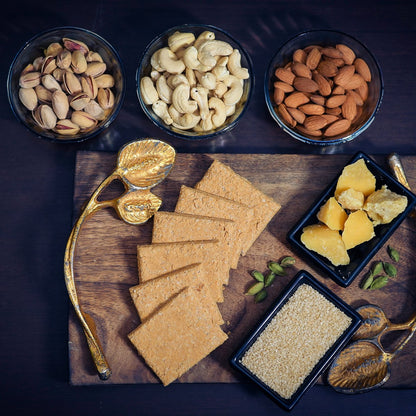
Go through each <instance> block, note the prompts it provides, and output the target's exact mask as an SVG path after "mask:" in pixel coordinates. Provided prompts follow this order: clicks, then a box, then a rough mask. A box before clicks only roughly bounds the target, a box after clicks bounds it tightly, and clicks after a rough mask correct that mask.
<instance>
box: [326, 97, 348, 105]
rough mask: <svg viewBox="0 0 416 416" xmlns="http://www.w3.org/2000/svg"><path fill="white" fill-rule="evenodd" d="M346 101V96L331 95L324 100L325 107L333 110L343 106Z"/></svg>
mask: <svg viewBox="0 0 416 416" xmlns="http://www.w3.org/2000/svg"><path fill="white" fill-rule="evenodd" d="M346 99H347V96H346V95H344V94H343V95H331V96H330V97H329V98H328V99H327V100H326V106H327V107H328V108H335V107H339V106H340V105H342V104H344V102H345V100H346Z"/></svg>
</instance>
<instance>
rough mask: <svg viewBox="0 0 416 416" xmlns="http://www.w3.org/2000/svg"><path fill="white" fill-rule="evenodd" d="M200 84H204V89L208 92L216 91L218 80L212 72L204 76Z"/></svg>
mask: <svg viewBox="0 0 416 416" xmlns="http://www.w3.org/2000/svg"><path fill="white" fill-rule="evenodd" d="M199 82H200V83H201V84H202V86H203V87H205V88H206V89H208V90H213V89H215V87H216V85H217V78H216V77H215V75H214V74H213V73H211V72H206V73H205V74H203V75H202V76H201V78H200V80H199Z"/></svg>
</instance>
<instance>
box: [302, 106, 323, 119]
mask: <svg viewBox="0 0 416 416" xmlns="http://www.w3.org/2000/svg"><path fill="white" fill-rule="evenodd" d="M299 110H301V111H303V112H304V113H305V114H307V115H311V116H313V115H318V116H319V115H321V114H323V113H324V112H325V108H324V107H323V106H322V105H319V104H303V105H301V106H299Z"/></svg>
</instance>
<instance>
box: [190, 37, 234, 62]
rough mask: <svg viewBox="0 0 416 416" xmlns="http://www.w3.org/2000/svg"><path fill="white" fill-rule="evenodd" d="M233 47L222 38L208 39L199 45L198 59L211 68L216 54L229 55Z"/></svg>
mask: <svg viewBox="0 0 416 416" xmlns="http://www.w3.org/2000/svg"><path fill="white" fill-rule="evenodd" d="M232 52H233V47H232V46H231V45H230V44H229V43H227V42H224V41H222V40H208V41H206V42H204V43H202V45H201V46H200V47H199V49H198V59H199V61H200V62H201V63H202V64H203V65H206V66H209V67H211V68H213V67H214V66H215V65H216V64H217V60H216V59H215V57H216V56H227V55H231V54H232Z"/></svg>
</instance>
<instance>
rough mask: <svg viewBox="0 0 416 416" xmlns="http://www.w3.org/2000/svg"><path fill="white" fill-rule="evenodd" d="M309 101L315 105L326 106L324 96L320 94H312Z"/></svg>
mask: <svg viewBox="0 0 416 416" xmlns="http://www.w3.org/2000/svg"><path fill="white" fill-rule="evenodd" d="M309 99H310V100H311V101H312V102H313V103H314V104H319V105H325V98H324V97H322V95H318V94H312V95H310V96H309Z"/></svg>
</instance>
